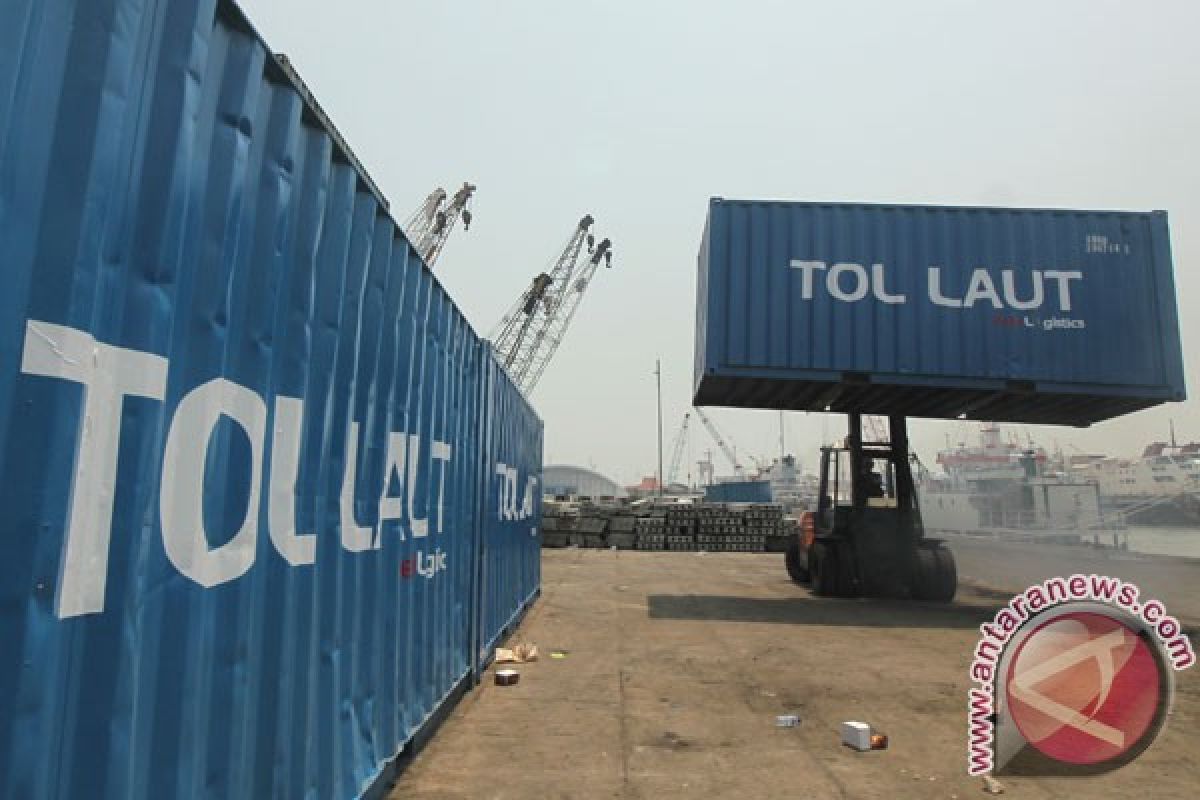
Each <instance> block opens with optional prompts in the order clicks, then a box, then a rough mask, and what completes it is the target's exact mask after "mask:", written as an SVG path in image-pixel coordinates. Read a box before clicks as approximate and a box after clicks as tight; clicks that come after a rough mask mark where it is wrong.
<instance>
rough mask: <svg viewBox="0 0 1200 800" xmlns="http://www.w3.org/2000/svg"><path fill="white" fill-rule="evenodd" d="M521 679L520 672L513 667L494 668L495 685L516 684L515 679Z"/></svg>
mask: <svg viewBox="0 0 1200 800" xmlns="http://www.w3.org/2000/svg"><path fill="white" fill-rule="evenodd" d="M519 680H521V673H519V672H517V671H516V670H515V669H498V670H496V685H497V686H516V685H517V681H519Z"/></svg>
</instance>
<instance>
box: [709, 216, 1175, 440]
mask: <svg viewBox="0 0 1200 800" xmlns="http://www.w3.org/2000/svg"><path fill="white" fill-rule="evenodd" d="M1184 397H1185V387H1184V374H1183V356H1182V351H1181V348H1180V340H1179V321H1178V315H1177V313H1176V305H1175V285H1174V277H1173V274H1172V268H1171V248H1170V240H1169V236H1168V232H1167V215H1166V213H1165V212H1161V211H1156V212H1149V213H1129V212H1112V211H1066V210H1026V209H1000V208H942V207H934V206H886V205H884V206H881V205H862V204H851V203H787V202H757V201H742V200H723V199H719V198H718V199H714V200H712V201H711V203H710V204H709V211H708V220H707V223H706V225H705V229H704V237H703V240H702V241H701V244H700V254H699V279H698V302H697V321H696V371H695V395H694V400H695V403H696V405H725V406H744V407H750V408H784V409H796V410H807V411H824V410H829V411H837V412H859V413H866V414H899V415H905V416H915V417H941V418H956V417H963V418H971V419H985V420H996V421H1011V422H1040V423H1052V424H1063V425H1088V424H1091V423H1092V422H1096V421H1099V420H1102V419H1107V418H1109V417H1113V416H1117V415H1119V414H1125V413H1129V412H1131V411H1136V410H1138V409H1141V408H1146V407H1149V406H1153V405H1157V404H1159V403H1164V402H1169V401H1179V400H1183V399H1184Z"/></svg>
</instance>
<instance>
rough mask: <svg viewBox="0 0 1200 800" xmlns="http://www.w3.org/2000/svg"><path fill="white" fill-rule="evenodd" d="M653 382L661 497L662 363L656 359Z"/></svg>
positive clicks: (659, 494)
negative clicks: (656, 397)
mask: <svg viewBox="0 0 1200 800" xmlns="http://www.w3.org/2000/svg"><path fill="white" fill-rule="evenodd" d="M654 380H655V382H656V383H657V384H658V496H659V497H662V494H663V468H662V361H661V360H660V359H657V358H656V359H654Z"/></svg>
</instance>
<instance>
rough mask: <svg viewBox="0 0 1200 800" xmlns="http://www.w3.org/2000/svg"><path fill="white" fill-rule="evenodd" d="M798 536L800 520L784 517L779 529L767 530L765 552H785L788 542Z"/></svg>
mask: <svg viewBox="0 0 1200 800" xmlns="http://www.w3.org/2000/svg"><path fill="white" fill-rule="evenodd" d="M799 534H800V520H798V519H796V518H795V517H784V518H783V522H782V525H781V527H780V528H778V529H776V530H773V531H772V530H768V532H767V542H766V550H767V552H768V553H784V552H787V545H788V541H789V540H791V539H793V538H795V537H796V536H798V535H799Z"/></svg>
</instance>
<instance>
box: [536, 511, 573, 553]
mask: <svg viewBox="0 0 1200 800" xmlns="http://www.w3.org/2000/svg"><path fill="white" fill-rule="evenodd" d="M560 520H562V518H561V517H559V516H557V515H551V514H550V513H548V512H547V513H545V514H543V515H542V547H566V546H567V545H568V544H569V543H570V542H569V541H568V534H567V532H566V531H564V530H560V527H559V522H560Z"/></svg>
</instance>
